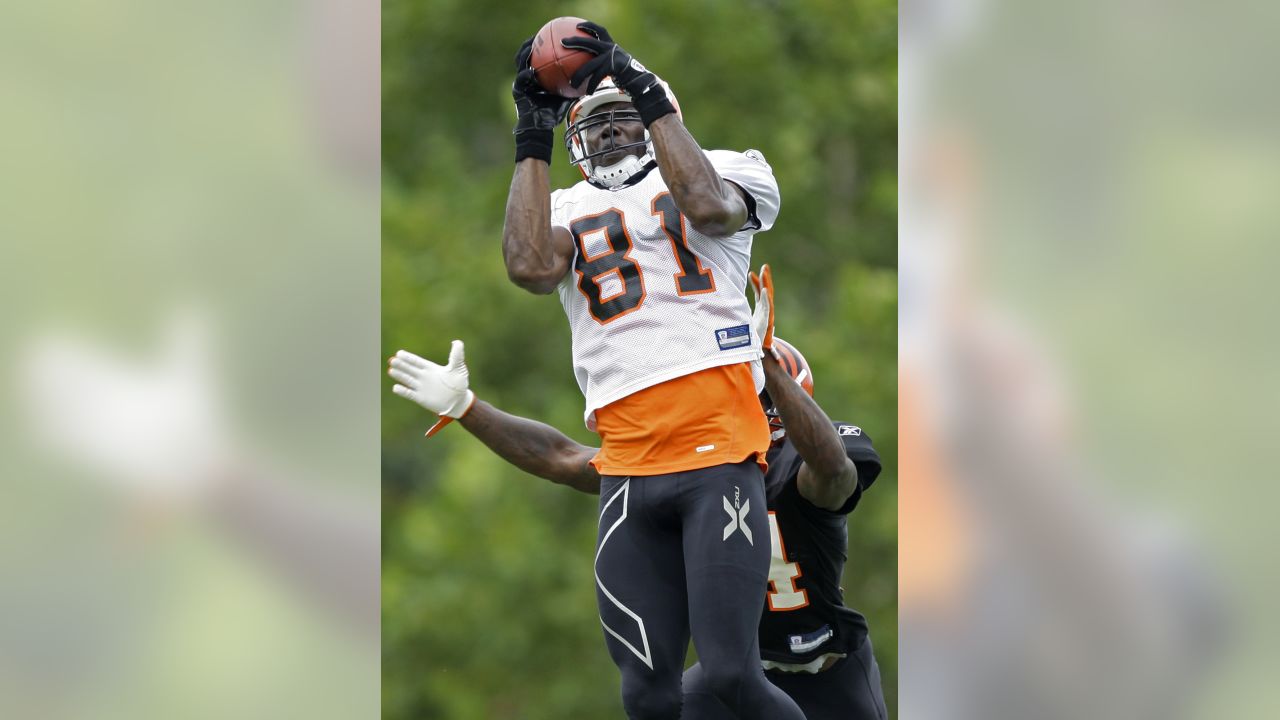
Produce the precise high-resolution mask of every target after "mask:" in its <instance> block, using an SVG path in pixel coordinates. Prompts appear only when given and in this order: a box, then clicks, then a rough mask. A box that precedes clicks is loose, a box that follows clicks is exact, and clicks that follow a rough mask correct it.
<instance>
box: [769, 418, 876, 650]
mask: <svg viewBox="0 0 1280 720" xmlns="http://www.w3.org/2000/svg"><path fill="white" fill-rule="evenodd" d="M832 425H834V426H835V428H836V431H837V432H838V433H839V434H840V440H841V441H843V442H844V447H845V453H846V454H847V455H848V456H849V458H850V459H851V460H853V462H854V464H855V465H856V466H857V468H858V489H857V490H855V491H854V493H853V495H852V496H851V497H850V498H849V500H848V501H847V502H846V503H845V504H844V506H843V507H841V508H840V509H839V510H837V511H834V512H832V511H830V510H824V509H822V508H820V507H818V506H816V505H814V504H813V503H811V502H809V501H808V500H805V499H804V498H803V497H801V496H800V491H799V489H798V488H797V486H796V478H797V477H798V475H799V472H800V465H801V463H803V462H804V461H803V460H802V459H801V458H800V455H799V453H797V452H796V448H795V446H794V445H792V444H791V440H790V439H789V438H787V439H785V441H784V442H783V444H782V445H781V446H780V447H777V448H774V449H771V450H770V451H769V455H768V459H769V472H768V473H766V474H765V487H766V489H767V492H768V497H769V534H770V537H771V544H772V546H773V557H772V560H771V562H770V565H769V588H768V596H767V597H766V599H765V608H764V616H763V617H762V618H761V620H760V657H762V658H763V659H765V660H771V661H773V662H779V663H789V664H804V663H808V662H810V661H812V660H814V659H816V658H818V657H820V656H822V655H825V654H827V653H846V654H847V653H851V652H852V651H853V650H854V649H856V648H857V647H858V645H860V644H861V643H862V641H863V639H864V638H865V637H866V635H867V620H866V618H864V617H863V616H862V614H861V613H858V612H857V611H855V610H853V609H851V608H848V607H845V604H844V593H843V591H842V590H841V589H840V575H841V573H842V572H844V564H845V560H846V559H847V553H848V544H849V532H848V526H847V524H846V522H847V518H846V516H847V515H848V514H849V512H851V511H852V510H853V508H854V507H855V506H856V505H857V504H858V500H859V499H860V498H861V497H862V493H863V491H865V490H866V489H867V488H868V487H869V486H870V485H871V483H872V482H874V481H875V479H876V476H878V475H879V474H880V456H879V455H877V454H876V451H875V449H874V448H873V447H872V446H871V439H870V438H868V437H867V435H866V433H864V432H862V429H861V428H859V427H858V426H856V425H850V424H848V423H832Z"/></svg>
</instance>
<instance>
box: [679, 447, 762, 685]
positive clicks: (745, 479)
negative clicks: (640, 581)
mask: <svg viewBox="0 0 1280 720" xmlns="http://www.w3.org/2000/svg"><path fill="white" fill-rule="evenodd" d="M683 481H684V482H685V483H686V484H685V486H684V489H683V491H684V499H685V501H686V512H685V514H684V516H683V523H684V538H683V540H684V555H685V581H686V584H687V586H688V593H689V618H690V625H691V630H692V634H693V639H694V643H695V645H696V646H697V648H698V657H699V659H700V660H701V662H702V664H703V666H704V668H706V671H707V672H708V673H710V674H711V675H712V679H713V680H714V679H715V678H716V677H717V673H720V672H724V671H725V670H726V662H727V663H730V664H732V665H733V668H734V671H736V672H741V670H740V669H739V668H738V667H737V666H738V664H739V663H741V662H743V661H744V660H745V654H746V653H750V652H754V651H755V648H756V635H757V632H758V628H759V624H760V613H761V611H762V608H763V605H764V596H765V595H764V594H765V587H766V584H767V580H768V572H769V554H770V553H769V550H770V548H769V542H770V540H769V532H768V518H767V511H766V509H765V497H764V480H763V477H762V475H761V473H760V468H759V466H757V465H756V464H755V463H751V462H747V463H739V464H737V465H719V466H716V467H714V468H705V469H703V470H699V471H695V472H692V473H687V474H686V477H685V478H684V479H683ZM755 661H756V662H758V661H759V657H758V655H757V657H756V658H755Z"/></svg>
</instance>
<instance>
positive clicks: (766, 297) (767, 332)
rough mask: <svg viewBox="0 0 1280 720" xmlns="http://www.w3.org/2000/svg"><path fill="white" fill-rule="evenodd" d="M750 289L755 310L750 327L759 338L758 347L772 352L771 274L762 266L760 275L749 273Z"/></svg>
mask: <svg viewBox="0 0 1280 720" xmlns="http://www.w3.org/2000/svg"><path fill="white" fill-rule="evenodd" d="M751 289H752V290H754V291H755V296H756V308H755V310H754V311H753V312H752V313H751V327H752V328H753V329H754V330H755V331H756V337H758V338H760V347H761V348H763V349H764V351H765V352H769V353H772V352H773V274H772V273H771V272H770V271H769V266H768V265H767V264H766V265H762V266H761V267H760V274H759V275H756V274H755V273H754V272H753V273H751Z"/></svg>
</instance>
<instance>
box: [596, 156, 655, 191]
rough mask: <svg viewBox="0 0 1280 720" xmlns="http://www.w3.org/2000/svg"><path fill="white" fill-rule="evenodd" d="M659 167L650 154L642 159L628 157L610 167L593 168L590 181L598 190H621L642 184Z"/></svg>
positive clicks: (641, 157)
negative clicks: (646, 176)
mask: <svg viewBox="0 0 1280 720" xmlns="http://www.w3.org/2000/svg"><path fill="white" fill-rule="evenodd" d="M657 166H658V163H657V161H656V160H654V159H653V155H652V154H650V153H645V154H644V155H641V156H640V157H636V156H635V155H628V156H627V157H625V158H623V159H621V160H619V161H618V162H616V163H614V164H612V165H609V166H608V167H602V168H592V170H591V177H590V178H589V180H590V182H591V184H592V185H595V186H596V187H598V188H603V189H605V190H620V189H622V188H624V187H628V186H630V185H634V184H636V183H638V182H640V181H641V180H643V179H644V177H645V175H648V174H649V171H650V170H652V169H654V168H655V167H657Z"/></svg>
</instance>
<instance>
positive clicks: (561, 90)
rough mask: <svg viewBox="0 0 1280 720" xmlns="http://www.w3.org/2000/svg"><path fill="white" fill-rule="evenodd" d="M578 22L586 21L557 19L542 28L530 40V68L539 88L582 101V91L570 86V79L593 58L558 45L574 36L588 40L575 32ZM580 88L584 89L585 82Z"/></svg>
mask: <svg viewBox="0 0 1280 720" xmlns="http://www.w3.org/2000/svg"><path fill="white" fill-rule="evenodd" d="M580 22H586V21H585V20H583V19H582V18H576V17H558V18H556V19H554V20H550V21H548V22H547V24H546V25H543V26H542V29H541V30H539V31H538V34H537V35H535V36H534V38H533V53H532V54H531V55H530V56H529V66H530V67H532V68H533V71H534V73H535V74H536V75H537V78H538V84H539V85H541V86H542V87H543V88H544V89H545V90H547V91H548V92H553V93H555V94H557V95H560V96H562V97H567V98H576V97H582V95H583V92H584V89H585V88H584V87H574V86H573V85H571V84H569V78H571V77H573V73H574V72H576V71H577V70H578V68H580V67H582V65H583V63H585V62H587V61H588V60H590V59H591V58H593V57H595V55H592V54H591V53H589V52H586V51H584V50H571V49H569V48H567V47H565V46H563V45H561V44H560V41H561V40H563V39H565V38H570V37H573V36H575V35H581V36H582V37H591V35H590V34H588V33H586V32H584V31H582V30H579V29H578V23H580ZM582 85H583V86H585V85H586V81H583V83H582Z"/></svg>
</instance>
